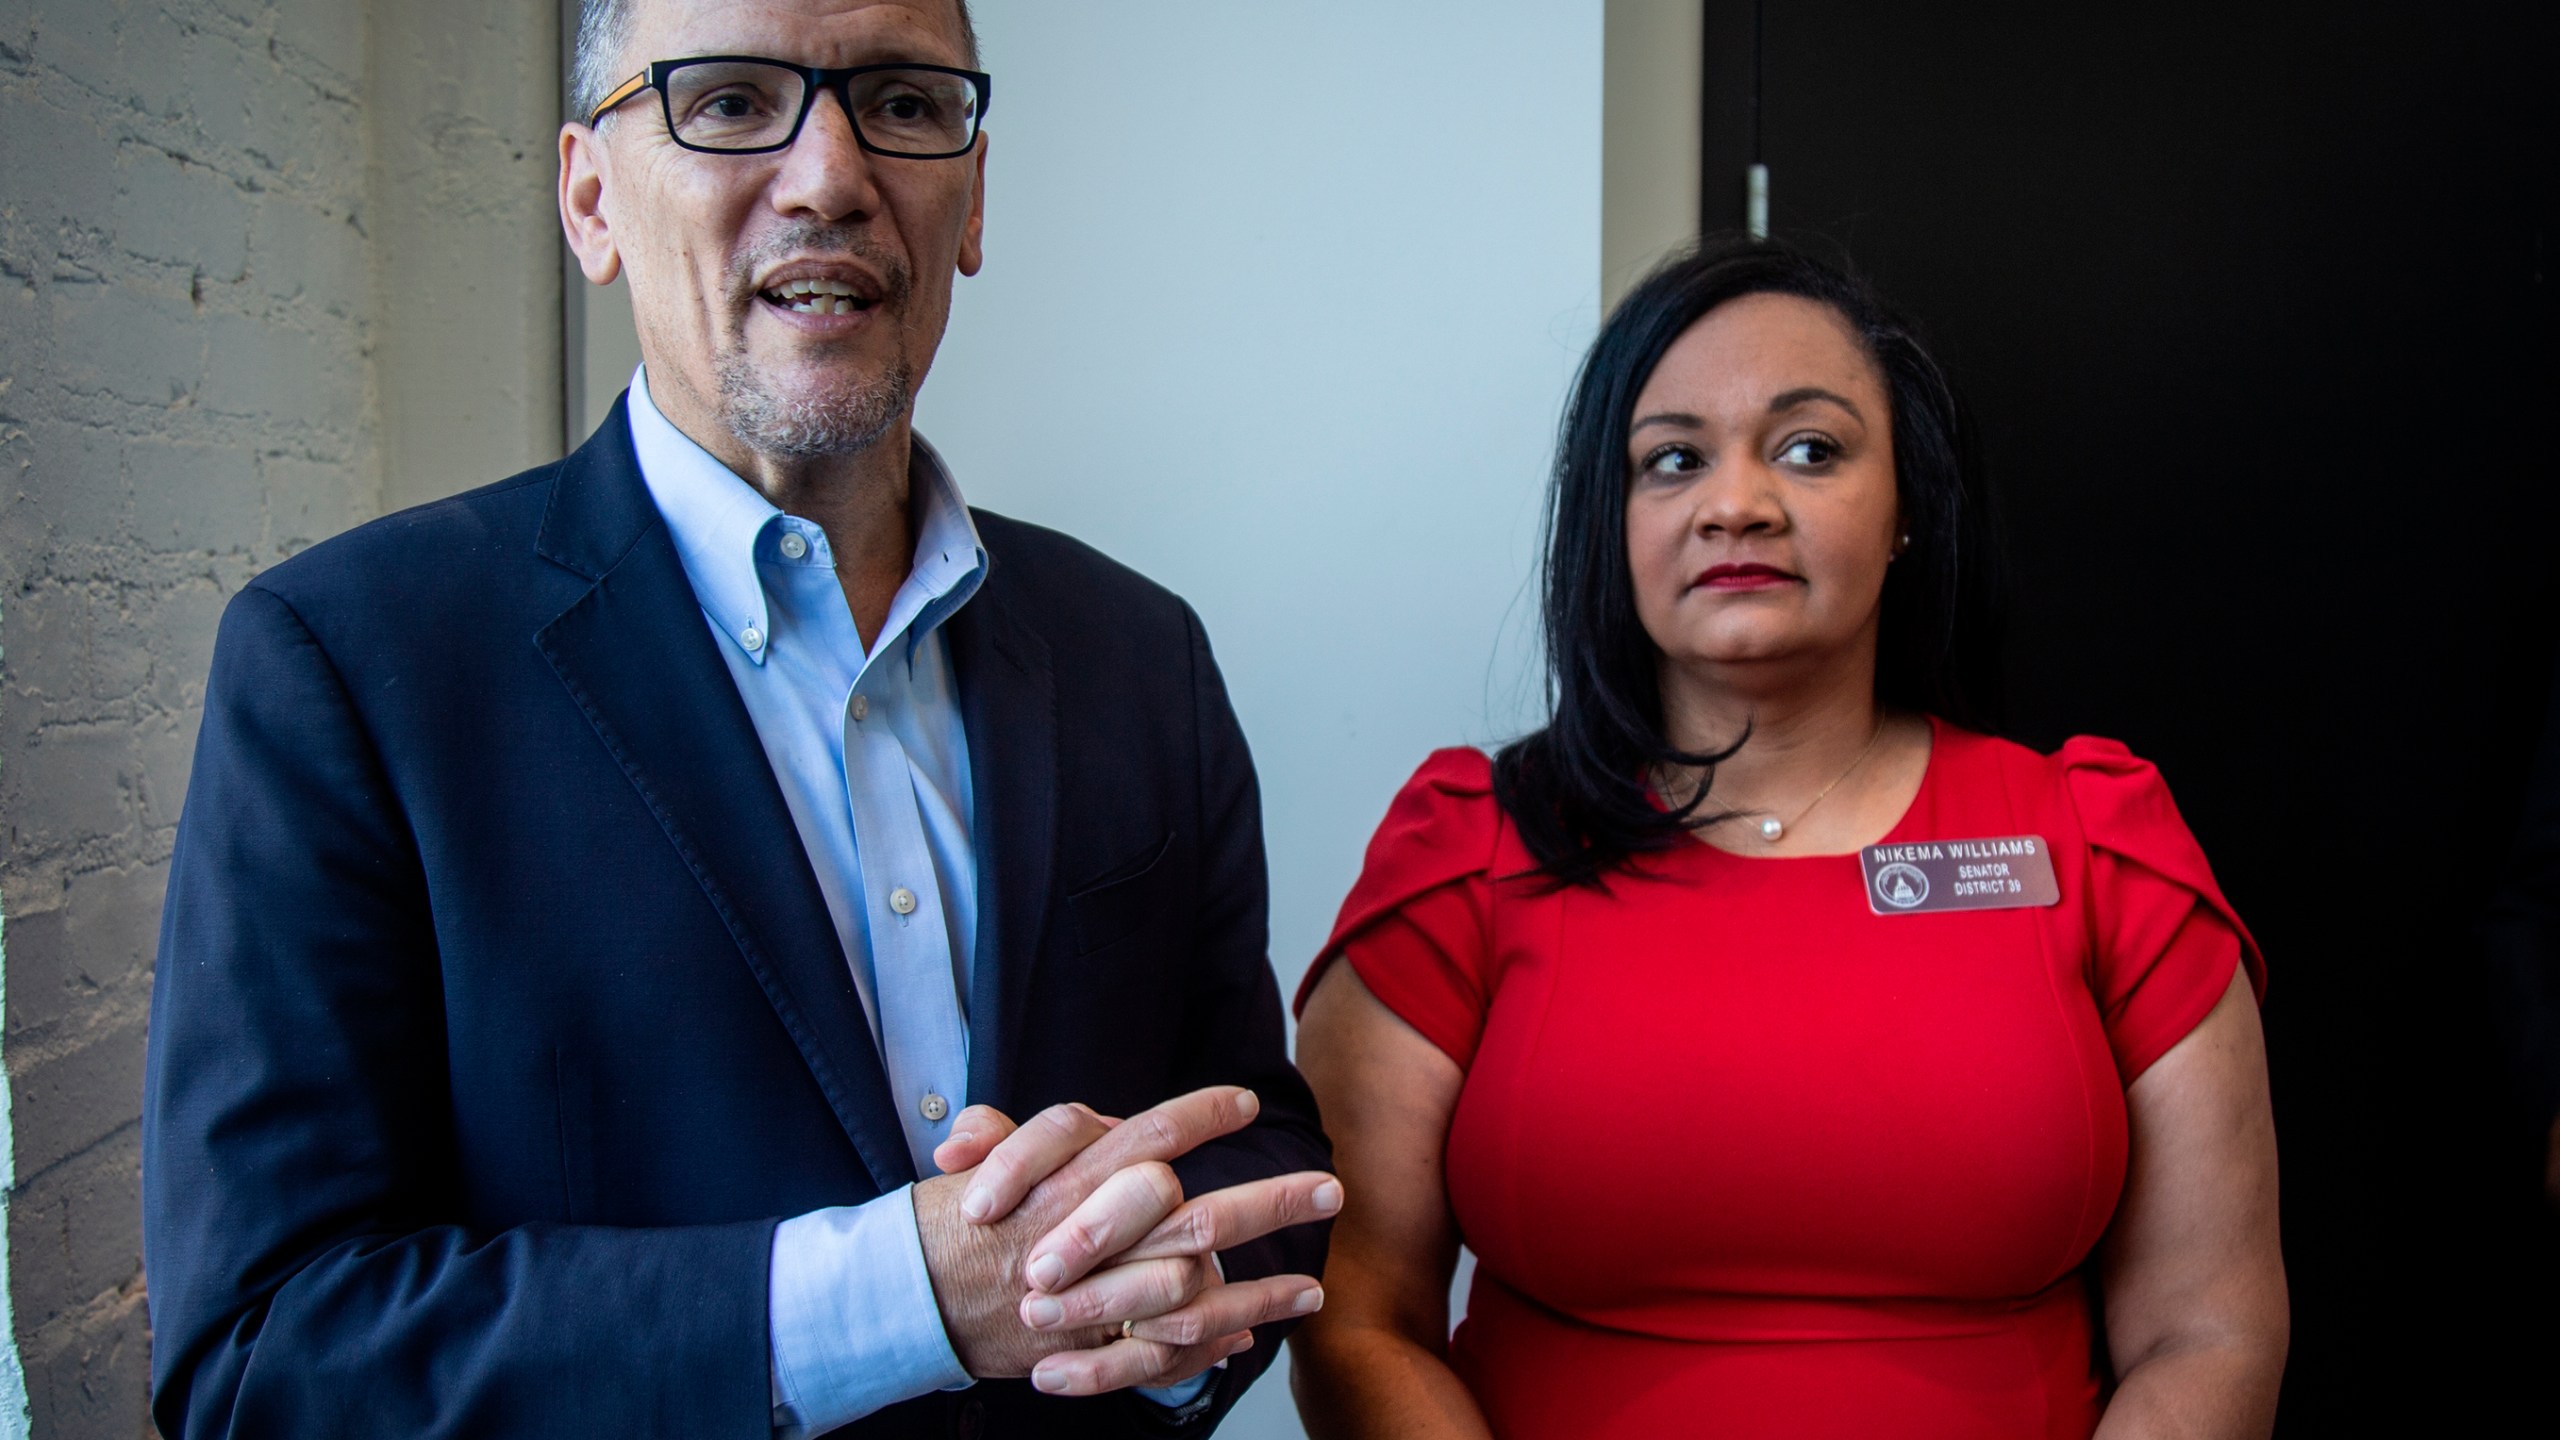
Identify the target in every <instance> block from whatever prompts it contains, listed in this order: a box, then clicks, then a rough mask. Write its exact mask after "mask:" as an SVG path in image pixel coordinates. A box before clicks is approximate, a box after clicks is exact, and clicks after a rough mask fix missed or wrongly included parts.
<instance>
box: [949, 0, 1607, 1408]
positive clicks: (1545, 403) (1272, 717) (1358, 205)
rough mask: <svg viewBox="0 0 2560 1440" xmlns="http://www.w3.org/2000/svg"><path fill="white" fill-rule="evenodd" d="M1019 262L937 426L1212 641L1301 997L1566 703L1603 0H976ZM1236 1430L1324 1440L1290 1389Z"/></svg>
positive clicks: (994, 297) (999, 254) (969, 298)
mask: <svg viewBox="0 0 2560 1440" xmlns="http://www.w3.org/2000/svg"><path fill="white" fill-rule="evenodd" d="M974 8H975V9H976V11H977V15H978V22H979V26H980V29H981V30H982V31H983V33H984V38H985V44H986V63H987V68H988V70H989V71H990V72H991V73H993V74H994V75H995V77H996V85H995V99H994V103H993V105H992V107H991V108H990V110H989V115H988V135H989V144H990V149H989V152H988V163H987V170H988V181H987V184H988V200H987V267H986V270H985V272H984V273H983V274H981V275H980V276H978V277H977V278H975V279H973V280H964V281H962V282H961V284H960V288H959V298H958V300H957V302H956V310H955V314H954V316H953V320H952V325H951V330H950V335H949V337H948V339H946V340H945V342H944V344H943V347H942V352H941V358H940V359H939V361H938V362H937V364H936V367H935V370H934V372H933V374H932V376H931V378H930V379H929V380H928V382H927V383H926V385H925V387H924V390H923V393H922V397H921V401H920V406H919V428H920V429H921V430H922V431H923V433H924V434H926V435H927V436H929V437H930V438H931V439H932V440H933V442H934V443H935V444H936V445H938V446H940V447H941V448H942V450H943V451H944V453H945V454H946V455H948V456H949V457H950V459H951V460H952V463H953V465H954V467H955V469H956V471H957V473H958V476H959V480H960V483H961V486H962V488H963V489H964V490H965V491H967V493H968V494H969V496H970V497H971V499H972V500H974V501H976V502H978V503H980V504H984V505H987V506H990V507H993V508H995V509H997V510H1001V511H1005V512H1007V513H1010V514H1014V515H1018V516H1022V517H1024V518H1027V519H1031V520H1036V521H1039V522H1041V523H1044V524H1048V525H1053V526H1056V527H1058V528H1060V529H1063V530H1066V531H1069V532H1070V533H1073V534H1075V535H1077V536H1080V537H1082V538H1084V539H1086V540H1088V541H1091V542H1092V543H1094V544H1096V545H1099V546H1101V547H1102V548H1103V549H1104V550H1106V551H1108V552H1110V553H1111V554H1113V555H1115V556H1117V557H1118V558H1120V559H1121V560H1123V561H1126V562H1127V563H1129V564H1131V565H1134V566H1136V567H1137V568H1138V569H1140V570H1142V571H1144V572H1146V573H1147V574H1149V575H1151V576H1153V577H1155V578H1156V579H1158V580H1160V581H1162V582H1164V583H1165V584H1167V585H1170V586H1171V587H1173V588H1174V589H1175V590H1177V591H1179V592H1181V593H1182V594H1183V595H1184V596H1186V597H1187V598H1189V599H1190V600H1191V602H1192V603H1193V604H1194V605H1195V606H1196V607H1197V608H1198V609H1199V611H1200V612H1201V615H1202V617H1203V618H1204V620H1205V621H1206V623H1207V625H1208V628H1209V634H1210V637H1211V639H1212V641H1213V643H1214V644H1215V645H1216V647H1217V652H1218V656H1219V660H1220V662H1221V664H1222V665H1223V667H1224V668H1225V671H1226V674H1227V679H1228V683H1229V686H1230V688H1231V689H1232V691H1233V694H1234V697H1235V702H1236V707H1237V710H1238V712H1239V713H1240V714H1241V715H1242V717H1243V720H1244V726H1245V731H1246V734H1247V736H1248V738H1249V739H1250V740H1251V742H1252V744H1253V749H1254V757H1255V760H1256V763H1257V765H1258V767H1259V769H1260V772H1261V776H1262V791H1263V799H1264V807H1265V814H1266V820H1267V825H1266V833H1267V836H1268V839H1269V844H1270V853H1271V880H1272V900H1273V909H1272V954H1273V959H1274V961H1275V962H1276V964H1277V967H1278V969H1279V972H1280V976H1281V980H1282V983H1283V985H1284V987H1290V986H1294V985H1295V983H1296V981H1297V979H1298V977H1299V975H1300V974H1301V973H1302V972H1303V970H1304V968H1305V966H1306V962H1307V960H1308V958H1309V956H1310V955H1311V954H1312V953H1313V952H1314V950H1315V948H1316V946H1317V945H1318V944H1319V943H1320V942H1321V940H1322V939H1323V936H1324V933H1325V931H1326V929H1327V928H1328V926H1329V924H1330V923H1331V920H1332V918H1333V913H1334V909H1335V907H1336V906H1337V905H1338V904H1339V903H1340V902H1341V899H1342V895H1343V892H1344V891H1345V890H1346V889H1348V888H1349V886H1350V884H1351V881H1352V878H1353V876H1354V874H1355V873H1356V872H1357V870H1358V867H1359V863H1360V855H1361V850H1362V847H1363V846H1364V845H1365V844H1366V842H1367V840H1368V836H1369V831H1370V829H1371V828H1372V827H1373V826H1375V825H1376V823H1377V821H1378V819H1379V817H1380V815H1381V814H1383V813H1384V811H1385V809H1386V805H1387V801H1388V799H1389V798H1390V797H1391V796H1392V795H1393V794H1394V793H1395V790H1396V787H1397V786H1398V785H1399V784H1401V783H1402V782H1403V780H1404V778H1405V777H1406V776H1407V775H1408V774H1409V773H1410V772H1411V771H1412V769H1413V767H1414V766H1415V765H1416V764H1417V763H1419V762H1420V761H1421V759H1422V758H1423V756H1424V755H1425V754H1426V753H1428V752H1429V751H1430V750H1431V749H1432V748H1434V747H1436V746H1441V745H1453V744H1464V743H1469V742H1485V741H1492V740H1498V739H1501V738H1503V737H1505V736H1508V735H1510V734H1511V733H1513V732H1514V731H1515V730H1516V729H1518V728H1519V727H1520V726H1521V725H1522V724H1523V722H1524V720H1525V718H1526V717H1527V715H1528V713H1529V702H1531V701H1532V700H1534V699H1535V696H1536V688H1535V686H1534V684H1533V683H1532V681H1531V676H1530V674H1529V670H1528V666H1527V663H1526V662H1527V660H1528V657H1529V644H1530V642H1531V641H1532V640H1533V639H1534V635H1535V629H1534V616H1533V613H1532V610H1533V606H1532V600H1531V595H1530V592H1529V589H1528V582H1529V576H1530V569H1531V565H1532V562H1533V559H1534V552H1535V542H1536V537H1537V531H1538V512H1539V505H1540V502H1541V496H1542V488H1543V485H1544V480H1545V475H1546V469H1547V461H1548V451H1549V447H1550V444H1551V440H1552V436H1553V433H1554V429H1555V424H1556V416H1557V412H1558V409H1559V407H1560V405H1561V402H1562V399H1563V395H1564V390H1565V385H1566V382H1567V379H1568V377H1569V376H1570V374H1571V372H1572V370H1573V367H1574V365H1575V364H1576V362H1577V361H1578V360H1579V359H1580V357H1581V353H1582V349H1583V347H1584V345H1585V344H1586V343H1587V342H1588V340H1589V338H1590V335H1591V333H1592V329H1593V327H1594V325H1595V324H1596V321H1597V314H1598V307H1599V294H1600V277H1601V273H1602V259H1601V233H1602V215H1601V209H1602V194H1601V148H1602V137H1601V111H1602V105H1601V84H1602V74H1603V56H1602V40H1603V9H1602V3H1601V0H1402V3H1397V4H1393V5H1380V4H1377V3H1374V0H1292V3H1290V4H1286V5H1199V4H1194V3H1183V0H1118V3H1114V4H1111V5H1109V6H1095V5H1060V4H1057V3H1055V0H976V3H975V6H974ZM1221 1433H1222V1434H1226V1435H1231V1436H1236V1437H1240V1440H1280V1437H1287V1436H1294V1435H1297V1434H1298V1433H1299V1429H1298V1424H1297V1417H1296V1414H1295V1412H1294V1410H1293V1409H1292V1407H1291V1405H1290V1401H1289V1396H1288V1392H1287V1386H1286V1382H1285V1375H1284V1374H1282V1373H1280V1372H1277V1371H1275V1373H1274V1374H1273V1375H1272V1376H1271V1377H1269V1378H1267V1379H1266V1380H1264V1381H1263V1383H1262V1384H1261V1385H1260V1386H1258V1387H1257V1388H1256V1389H1255V1390H1254V1392H1253V1393H1252V1394H1251V1395H1249V1396H1247V1397H1246V1400H1245V1403H1244V1405H1243V1407H1242V1408H1241V1409H1240V1410H1239V1412H1238V1414H1237V1416H1236V1418H1235V1419H1234V1421H1232V1422H1231V1424H1230V1427H1229V1428H1228V1429H1227V1430H1225V1431H1222V1432H1221Z"/></svg>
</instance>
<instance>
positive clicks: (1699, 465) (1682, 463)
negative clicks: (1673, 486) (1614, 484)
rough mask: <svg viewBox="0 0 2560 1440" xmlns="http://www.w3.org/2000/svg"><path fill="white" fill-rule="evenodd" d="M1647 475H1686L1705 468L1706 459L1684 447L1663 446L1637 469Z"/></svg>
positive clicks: (1645, 458)
mask: <svg viewBox="0 0 2560 1440" xmlns="http://www.w3.org/2000/svg"><path fill="white" fill-rule="evenodd" d="M1638 468H1639V469H1641V470H1642V471H1643V472H1644V473H1645V474H1647V475H1686V474H1689V473H1691V472H1693V471H1698V470H1704V469H1705V468H1707V461H1706V457H1705V456H1703V455H1700V454H1699V453H1698V452H1697V451H1695V450H1693V449H1691V448H1690V447H1688V446H1686V445H1665V446H1663V447H1662V448H1661V449H1659V450H1656V451H1654V452H1653V453H1652V454H1650V455H1647V456H1645V457H1644V463H1643V464H1642V465H1641V466H1639V467H1638Z"/></svg>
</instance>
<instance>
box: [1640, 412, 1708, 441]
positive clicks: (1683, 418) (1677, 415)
mask: <svg viewBox="0 0 2560 1440" xmlns="http://www.w3.org/2000/svg"><path fill="white" fill-rule="evenodd" d="M1647 425H1676V426H1678V427H1679V428H1681V429H1683V430H1703V429H1705V428H1706V422H1705V421H1703V420H1700V419H1699V418H1698V417H1697V416H1695V415H1692V414H1689V413H1688V412H1687V411H1685V410H1665V411H1663V412H1662V413H1660V414H1658V415H1647V416H1645V417H1644V418H1643V419H1641V420H1638V421H1636V422H1635V423H1634V424H1632V425H1629V426H1628V427H1627V433H1628V434H1630V435H1633V434H1634V433H1636V432H1637V431H1639V430H1641V429H1643V428H1644V427H1646V426H1647Z"/></svg>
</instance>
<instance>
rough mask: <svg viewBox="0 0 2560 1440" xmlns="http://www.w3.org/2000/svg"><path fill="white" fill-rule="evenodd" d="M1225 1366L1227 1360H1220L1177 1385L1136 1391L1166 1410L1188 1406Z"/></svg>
mask: <svg viewBox="0 0 2560 1440" xmlns="http://www.w3.org/2000/svg"><path fill="white" fill-rule="evenodd" d="M1226 1367H1227V1362H1226V1361H1224V1360H1221V1361H1219V1362H1218V1363H1217V1364H1215V1365H1212V1366H1210V1367H1209V1368H1208V1369H1206V1370H1203V1371H1201V1372H1200V1373H1199V1374H1197V1375H1194V1376H1192V1377H1191V1378H1190V1379H1188V1380H1185V1381H1183V1382H1181V1383H1180V1384H1178V1385H1160V1386H1157V1387H1155V1388H1153V1389H1141V1390H1139V1391H1138V1393H1139V1394H1140V1395H1142V1396H1145V1397H1146V1399H1147V1400H1148V1402H1149V1403H1151V1404H1156V1405H1161V1406H1163V1407H1164V1408H1165V1409H1167V1410H1181V1409H1184V1408H1186V1407H1188V1406H1189V1405H1190V1404H1191V1402H1192V1401H1194V1400H1197V1399H1199V1398H1200V1392H1201V1391H1203V1390H1206V1389H1208V1388H1209V1382H1210V1381H1212V1380H1215V1379H1217V1378H1218V1372H1219V1371H1221V1370H1223V1369H1225V1368H1226ZM1182 1418H1184V1419H1186V1420H1188V1419H1190V1418H1191V1417H1190V1416H1188V1415H1186V1416H1184V1417H1182Z"/></svg>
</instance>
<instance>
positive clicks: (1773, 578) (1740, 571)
mask: <svg viewBox="0 0 2560 1440" xmlns="http://www.w3.org/2000/svg"><path fill="white" fill-rule="evenodd" d="M1802 578H1803V577H1802V576H1799V575H1791V574H1789V573H1788V572H1786V571H1784V570H1781V569H1779V568H1778V567H1777V566H1775V565H1734V564H1724V565H1710V566H1708V567H1707V569H1706V571H1705V573H1703V574H1701V575H1700V576H1699V577H1698V578H1697V579H1696V580H1695V581H1693V582H1691V588H1693V589H1699V590H1723V591H1728V592H1730V591H1741V590H1773V589H1776V588H1777V587H1778V586H1780V585H1793V584H1795V583H1797V582H1798V581H1799V580H1801V579H1802Z"/></svg>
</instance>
